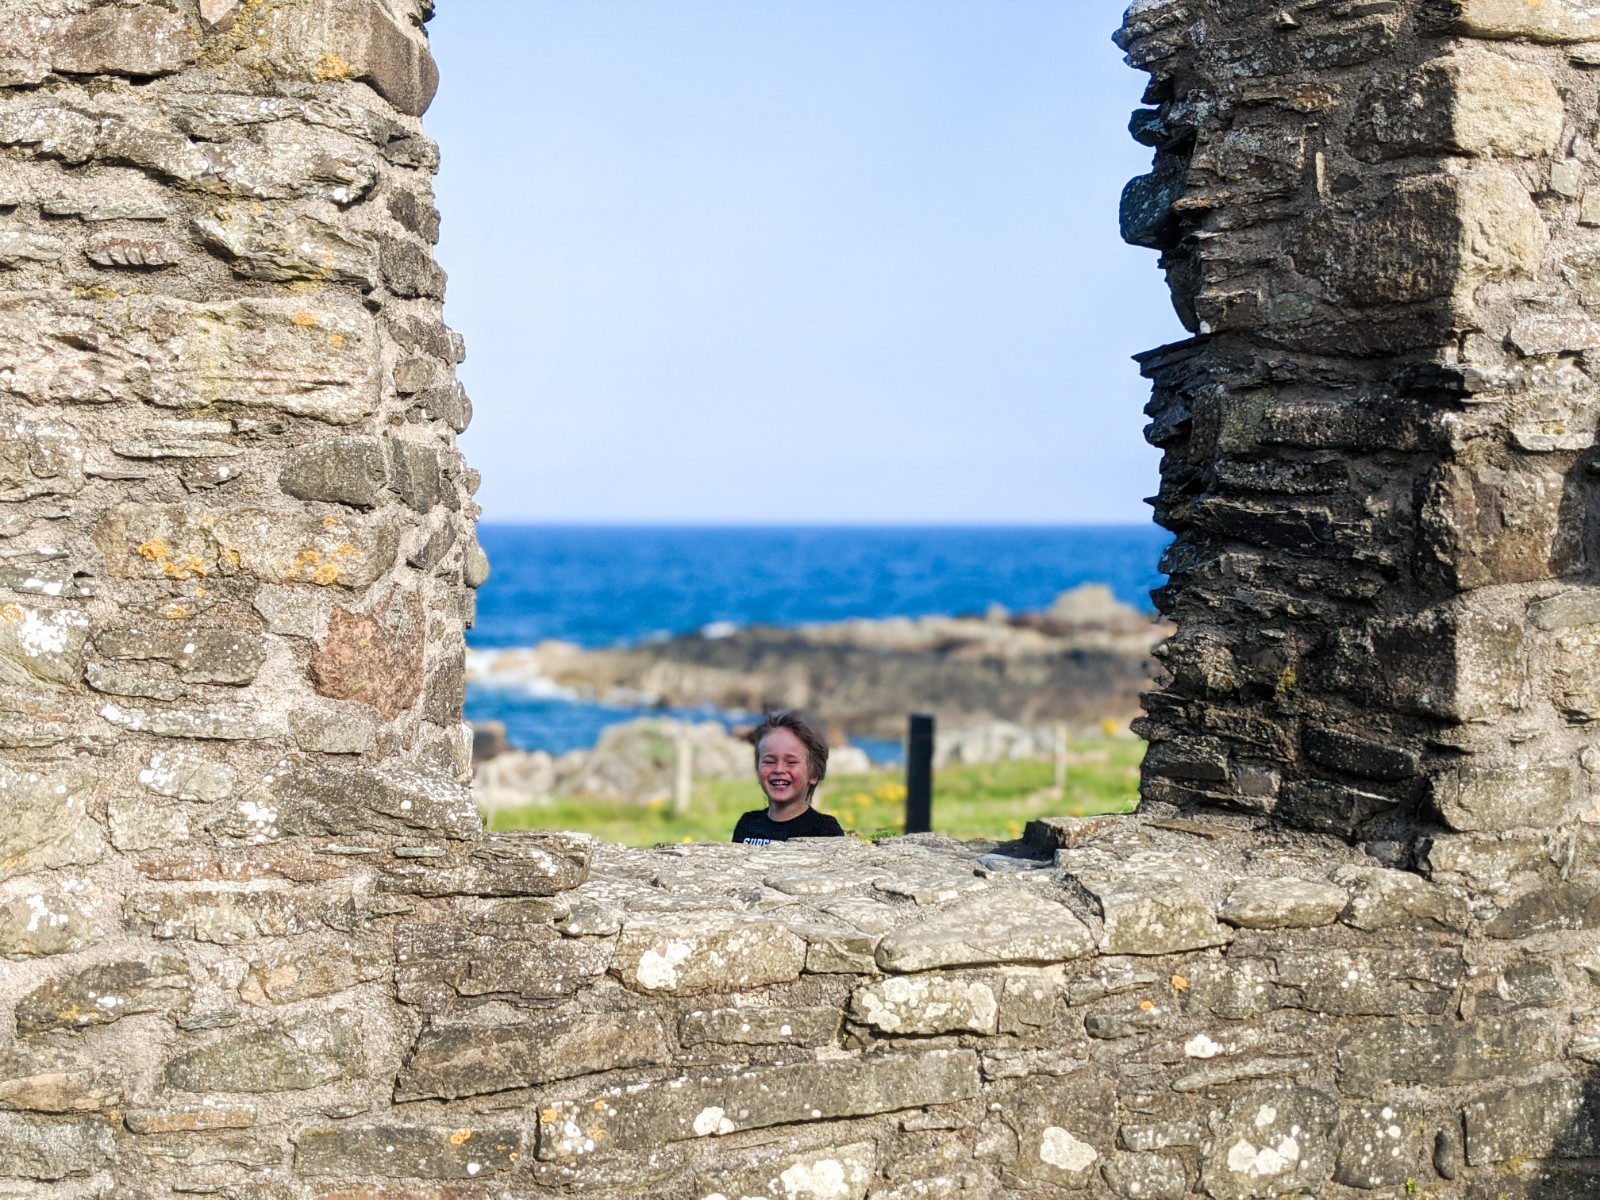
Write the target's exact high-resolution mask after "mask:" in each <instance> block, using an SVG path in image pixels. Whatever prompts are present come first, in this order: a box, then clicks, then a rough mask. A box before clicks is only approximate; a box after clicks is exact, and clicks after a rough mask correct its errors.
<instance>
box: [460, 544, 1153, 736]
mask: <svg viewBox="0 0 1600 1200" xmlns="http://www.w3.org/2000/svg"><path fill="white" fill-rule="evenodd" d="M478 536H479V540H480V541H481V542H482V544H483V548H484V549H485V550H486V551H487V552H488V555H489V562H490V566H491V572H490V576H489V581H488V582H487V583H486V584H484V586H483V587H482V588H481V589H480V590H479V592H478V623H477V626H476V628H474V629H473V630H471V631H470V633H469V634H468V637H467V640H468V644H469V645H471V646H472V647H473V648H474V649H478V650H488V649H501V648H507V647H517V646H532V645H536V644H537V643H539V642H541V641H544V640H545V639H547V638H559V639H561V640H563V641H569V642H575V643H577V644H578V645H580V646H588V647H601V646H617V645H631V644H634V643H637V642H641V641H646V640H650V639H662V638H668V637H672V636H673V635H675V634H680V633H690V632H693V631H695V630H697V629H704V628H705V627H706V626H709V625H718V626H722V627H727V626H734V627H743V626H747V625H755V624H761V625H797V624H802V623H807V622H814V621H839V620H844V619H846V618H850V617H873V618H881V617H921V616H935V615H938V616H959V615H962V614H968V613H982V612H984V611H985V610H986V609H987V608H988V607H989V606H990V605H991V604H1001V605H1004V606H1005V607H1006V608H1009V609H1011V610H1012V611H1014V612H1023V611H1030V610H1039V609H1043V608H1047V607H1049V605H1050V602H1051V601H1052V600H1054V599H1055V597H1056V596H1057V595H1058V594H1059V593H1061V592H1063V591H1065V590H1066V589H1067V588H1070V587H1075V586H1077V585H1078V584H1080V583H1104V584H1108V585H1110V587H1111V590H1112V591H1113V592H1114V593H1115V594H1116V596H1117V598H1118V599H1120V600H1122V601H1124V602H1125V603H1127V604H1132V605H1135V606H1137V607H1139V608H1141V609H1144V610H1146V611H1148V610H1150V609H1151V607H1152V606H1151V603H1150V596H1149V593H1150V590H1151V589H1152V588H1155V587H1158V586H1160V584H1161V582H1162V577H1161V575H1160V574H1159V573H1158V572H1157V571H1156V561H1157V560H1158V559H1159V558H1160V556H1161V551H1162V549H1163V548H1164V547H1165V545H1166V543H1167V541H1168V539H1169V536H1170V535H1168V534H1167V533H1166V532H1164V531H1163V530H1160V529H1157V528H1156V527H1154V526H1133V525H1112V526H1060V527H1043V528H1032V527H1023V528H1018V527H1008V528H969V527H962V528H948V529H941V528H925V527H917V528H873V527H854V526H851V527H829V528H809V529H801V528H748V527H711V528H685V527H671V526H593V527H582V526H544V525H539V526H533V525H493V524H485V525H482V526H480V527H479V530H478ZM657 711H664V710H657ZM638 715H639V712H638V711H637V710H629V709H622V708H613V707H609V706H605V705H598V704H592V703H587V702H582V701H574V700H570V699H564V698H561V697H559V696H553V695H550V694H539V693H537V692H536V691H535V690H531V689H528V688H523V687H515V688H513V687H506V688H500V687H495V688H490V687H482V686H478V685H473V686H470V687H469V688H468V689H467V719H468V720H472V721H477V720H490V719H492V720H498V721H503V722H505V725H506V733H507V736H508V738H509V739H510V741H511V743H512V744H513V745H515V746H518V747H520V748H522V749H525V750H548V751H550V752H551V753H553V754H560V753H563V752H565V751H567V750H573V749H581V748H585V747H588V746H591V745H593V744H594V741H595V739H596V738H597V737H598V736H599V734H600V731H601V730H602V729H604V728H605V727H606V726H607V725H610V724H613V723H615V722H617V721H625V720H630V719H632V718H633V717H636V716H638ZM676 715H688V716H696V717H700V718H707V717H718V716H721V715H723V714H717V713H714V712H702V713H678V714H676ZM865 748H866V749H867V751H868V753H869V754H872V755H873V756H874V757H875V758H880V759H890V758H892V757H893V754H894V748H893V747H890V746H877V745H865Z"/></svg>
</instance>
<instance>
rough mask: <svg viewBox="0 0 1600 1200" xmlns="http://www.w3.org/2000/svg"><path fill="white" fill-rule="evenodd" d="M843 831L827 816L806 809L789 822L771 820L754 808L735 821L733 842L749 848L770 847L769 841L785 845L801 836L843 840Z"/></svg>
mask: <svg viewBox="0 0 1600 1200" xmlns="http://www.w3.org/2000/svg"><path fill="white" fill-rule="evenodd" d="M843 836H844V830H843V829H841V828H840V827H839V822H837V821H835V820H834V819H833V818H832V817H830V816H828V814H827V813H819V812H818V811H817V810H816V809H814V808H808V809H806V810H805V812H803V813H801V814H800V815H799V816H798V817H795V818H794V819H793V820H790V821H774V820H773V819H772V818H771V817H769V816H767V810H766V809H764V808H757V809H754V810H752V811H750V812H747V813H745V814H744V815H743V816H742V817H740V818H739V823H738V824H737V825H735V826H734V827H733V840H734V841H736V842H748V843H749V844H750V845H752V846H770V845H771V844H772V843H773V842H786V841H788V840H789V839H790V838H801V837H843Z"/></svg>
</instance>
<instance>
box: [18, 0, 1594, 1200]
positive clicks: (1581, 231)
mask: <svg viewBox="0 0 1600 1200" xmlns="http://www.w3.org/2000/svg"><path fill="white" fill-rule="evenodd" d="M427 16H428V11H427V5H426V4H424V3H420V2H418V0H324V2H322V3H313V2H311V0H232V2H230V0H198V3H190V2H189V0H170V2H162V3H156V2H148V3H143V4H140V3H126V4H120V5H114V4H96V3H93V2H91V0H0V268H3V270H4V277H3V279H0V282H3V283H4V285H5V290H4V291H3V293H0V405H3V406H4V412H3V413H0V1198H5V1200H11V1198H22V1197H28V1198H37V1197H50V1198H51V1200H57V1198H60V1200H86V1198H88V1197H95V1198H99V1200H176V1198H177V1197H180V1196H191V1195H197V1194H199V1195H215V1196H224V1197H229V1198H231V1200H500V1198H510V1197H515V1198H519V1200H520V1198H530V1200H545V1198H548V1200H556V1198H557V1197H573V1198H577V1197H594V1198H598V1200H606V1198H612V1197H615V1198H621V1197H634V1196H640V1195H652V1196H661V1197H667V1198H669V1200H690V1198H694V1200H736V1198H745V1197H763V1198H772V1200H780V1198H781V1200H845V1198H849V1200H939V1198H959V1200H985V1198H988V1197H999V1196H1010V1195H1038V1196H1054V1195H1063V1194H1077V1195H1096V1196H1101V1195H1106V1196H1109V1195H1115V1196H1120V1197H1127V1198H1130V1200H1131V1198H1134V1197H1138V1198H1140V1200H1174V1198H1177V1197H1181V1196H1187V1195H1207V1196H1210V1197H1212V1198H1213V1200H1244V1198H1245V1197H1252V1196H1274V1195H1285V1196H1307V1195H1316V1196H1330V1197H1340V1196H1343V1197H1351V1196H1355V1195H1370V1194H1380V1195H1404V1194H1411V1193H1421V1194H1426V1195H1434V1196H1451V1197H1454V1196H1462V1197H1474V1198H1477V1197H1481V1198H1483V1200H1490V1198H1491V1197H1493V1198H1499V1197H1521V1198H1527V1200H1531V1198H1534V1197H1540V1198H1549V1197H1579V1196H1588V1195H1592V1194H1593V1192H1594V1183H1593V1180H1594V1178H1595V1173H1596V1170H1597V1169H1600V1096H1597V1093H1596V1086H1595V1081H1594V1079H1593V1075H1592V1072H1591V1071H1590V1068H1589V1064H1590V1063H1592V1062H1595V1061H1597V1060H1600V939H1597V936H1596V934H1595V933H1594V932H1592V928H1591V927H1593V926H1594V925H1595V924H1596V923H1600V915H1597V914H1600V875H1597V873H1596V872H1595V870H1594V865H1593V864H1594V861H1595V849H1596V845H1595V836H1594V832H1593V831H1594V829H1595V828H1596V826H1595V825H1592V824H1589V823H1587V822H1585V821H1584V820H1582V819H1581V818H1582V817H1583V816H1584V815H1585V814H1586V813H1587V810H1588V806H1589V803H1590V801H1589V793H1588V783H1587V779H1588V774H1589V765H1590V762H1589V759H1590V758H1592V757H1594V751H1593V750H1590V749H1589V747H1588V745H1587V741H1588V738H1589V737H1590V734H1589V732H1588V730H1587V727H1586V725H1585V723H1584V722H1585V721H1586V720H1587V718H1588V717H1589V716H1590V715H1592V713H1590V711H1589V709H1588V708H1586V707H1585V705H1587V704H1588V703H1589V701H1588V700H1586V699H1585V697H1586V696H1588V695H1589V689H1590V684H1589V683H1588V682H1586V681H1587V679H1588V676H1587V674H1586V672H1587V671H1588V669H1589V668H1588V665H1587V662H1586V658H1585V647H1586V645H1587V643H1586V641H1585V639H1586V638H1588V637H1589V636H1590V634H1591V633H1592V632H1593V629H1594V628H1595V625H1594V623H1592V622H1591V621H1590V620H1589V617H1590V616H1591V615H1592V614H1591V613H1590V606H1591V602H1590V599H1589V592H1588V591H1587V590H1584V589H1583V588H1582V587H1580V586H1579V585H1581V584H1582V583H1583V582H1584V580H1585V578H1586V575H1585V572H1586V571H1587V570H1588V569H1589V568H1588V566H1587V563H1588V557H1587V556H1588V554H1589V553H1590V550H1589V538H1590V534H1589V533H1588V525H1587V523H1586V522H1587V517H1586V515H1585V514H1586V511H1587V510H1586V505H1587V504H1588V503H1589V500H1588V498H1587V496H1588V493H1587V489H1588V488H1589V487H1590V486H1591V484H1590V482H1589V480H1590V475H1589V470H1588V463H1589V459H1588V457H1587V454H1588V451H1587V449H1586V447H1588V446H1589V445H1590V444H1591V443H1592V441H1593V437H1594V423H1593V422H1594V416H1593V413H1592V411H1591V409H1590V407H1589V406H1588V404H1587V396H1588V389H1589V382H1588V376H1587V374H1586V369H1587V364H1586V361H1585V357H1584V356H1585V353H1586V352H1587V351H1588V350H1589V349H1591V348H1592V345H1591V341H1590V339H1591V337H1592V333H1591V329H1590V322H1589V321H1588V320H1587V319H1586V318H1584V317H1583V315H1582V313H1583V311H1584V310H1583V303H1584V301H1585V299H1586V298H1588V291H1589V289H1590V284H1589V282H1587V281H1588V280H1589V274H1590V273H1592V271H1591V268H1593V267H1594V264H1592V263H1590V262H1589V259H1588V257H1587V256H1586V255H1587V253H1588V252H1587V251H1586V249H1585V245H1584V239H1585V238H1586V237H1587V236H1588V231H1589V226H1588V225H1585V224H1584V222H1585V221H1586V220H1587V219H1588V218H1590V217H1594V219H1595V220H1596V222H1597V223H1600V214H1596V213H1591V212H1590V211H1589V202H1588V201H1587V200H1586V196H1585V182H1584V181H1585V178H1586V172H1588V171H1590V169H1591V168H1590V166H1589V161H1590V158H1591V157H1592V155H1593V153H1594V151H1593V150H1592V149H1591V143H1590V141H1589V140H1588V139H1589V138H1590V137H1591V135H1592V132H1593V129H1592V126H1593V122H1594V120H1595V114H1596V112H1597V111H1600V108H1597V106H1600V86H1597V85H1600V78H1592V77H1591V76H1590V75H1589V74H1588V73H1587V62H1588V59H1586V57H1585V55H1586V53H1588V52H1587V51H1586V50H1585V49H1584V48H1583V47H1582V46H1578V47H1577V48H1572V47H1570V46H1567V45H1565V44H1563V41H1562V39H1571V38H1584V37H1592V38H1594V39H1595V40H1596V42H1600V23H1597V19H1596V18H1594V17H1592V16H1590V15H1589V14H1588V9H1587V7H1586V6H1582V5H1578V4H1575V3H1573V4H1568V3H1561V2H1558V0H1542V2H1541V3H1539V4H1527V3H1524V0H1463V2H1462V3H1460V4H1457V5H1450V4H1446V3H1440V2H1426V3H1425V2H1421V0H1340V2H1337V3H1335V2H1321V0H1314V2H1305V3H1300V4H1297V5H1295V6H1293V7H1290V8H1283V7H1277V8H1272V7H1268V6H1264V5H1258V4H1254V3H1251V2H1250V0H1141V2H1140V3H1138V4H1136V5H1135V6H1134V8H1133V9H1132V10H1130V13H1129V16H1128V20H1127V25H1126V29H1125V31H1124V35H1123V36H1124V38H1125V40H1126V46H1127V48H1128V50H1129V52H1130V55H1131V57H1132V58H1133V59H1134V61H1135V62H1136V63H1138V64H1140V65H1143V66H1145V67H1146V68H1147V69H1150V70H1151V72H1152V75H1153V78H1154V82H1153V83H1152V91H1151V96H1150V99H1151V101H1152V103H1154V104H1158V105H1159V107H1158V108H1156V109H1154V110H1152V111H1151V112H1149V113H1146V114H1143V115H1141V116H1139V117H1137V118H1136V121H1135V128H1136V131H1137V132H1138V134H1139V136H1140V137H1142V138H1143V139H1145V140H1146V141H1149V142H1152V143H1154V144H1156V145H1158V146H1159V147H1160V148H1161V149H1160V152H1159V154H1158V157H1157V164H1156V170H1155V172H1154V174H1153V176H1151V177H1150V178H1149V179H1146V180H1143V181H1140V182H1137V183H1136V184H1135V185H1133V187H1132V189H1131V190H1130V196H1129V204H1128V206H1127V207H1128V211H1127V213H1126V217H1127V222H1126V224H1127V227H1128V232H1129V233H1130V234H1131V235H1132V236H1134V238H1135V239H1136V240H1140V241H1143V242H1146V243H1149V244H1153V245H1157V246H1160V247H1161V248H1162V249H1163V251H1164V254H1165V259H1166V264H1167V267H1168V269H1169V272H1170V274H1171V277H1172V279H1173V284H1174V295H1175V297H1176V299H1177V301H1178V305H1179V309H1180V311H1181V312H1182V313H1183V314H1184V315H1185V318H1186V319H1187V320H1189V321H1190V322H1191V323H1192V324H1193V325H1194V327H1195V330H1196V332H1197V334H1198V336H1197V338H1196V339H1195V340H1194V341H1193V342H1191V343H1187V344H1185V345H1182V346H1179V347H1172V348H1168V349H1166V350H1163V351H1158V352H1155V353H1154V354H1152V355H1151V356H1149V357H1148V358H1147V360H1146V364H1145V365H1146V369H1147V371H1148V372H1149V373H1150V374H1151V375H1152V376H1153V377H1154V379H1155V381H1156V396H1155V400H1154V402H1153V405H1152V411H1153V413H1154V416H1155V423H1154V425H1153V427H1152V436H1153V437H1154V439H1155V440H1156V441H1157V442H1158V443H1160V444H1162V445H1163V446H1164V447H1165V448H1166V450H1167V458H1166V462H1165V464H1164V475H1163V492H1162V497H1161V500H1160V502H1159V505H1158V511H1159V514H1160V516H1161V518H1162V520H1163V521H1164V522H1166V523H1167V524H1169V525H1171V526H1172V527H1173V528H1174V529H1176V530H1177V532H1178V534H1179V540H1178V542H1177V545H1176V546H1175V548H1174V550H1173V552H1172V555H1171V556H1170V558H1169V562H1168V566H1169V568H1170V570H1171V574H1172V585H1171V587H1170V588H1169V589H1168V591H1167V592H1166V594H1165V596H1164V599H1163V602H1164V604H1165V606H1166V607H1167V608H1168V609H1169V611H1170V612H1171V614H1172V616H1173V617H1174V619H1175V621H1176V624H1177V628H1178V633H1177V635H1176V636H1175V638H1174V639H1173V641H1172V643H1171V646H1170V648H1169V650H1168V655H1167V663H1168V665H1169V667H1170V668H1171V673H1172V681H1171V683H1170V684H1169V685H1168V686H1167V688H1166V690H1165V691H1164V692H1162V693H1160V694H1157V695H1155V696H1153V697H1152V698H1151V699H1150V702H1149V704H1150V709H1149V713H1148V722H1147V723H1148V732H1149V733H1150V735H1151V737H1152V739H1153V742H1154V745H1153V749H1152V751H1151V756H1150V764H1149V769H1148V772H1147V776H1146V787H1145V803H1144V805H1143V807H1142V809H1141V812H1140V814H1139V815H1138V816H1137V817H1130V818H1092V819H1084V820H1076V821H1071V820H1066V821H1046V822H1039V823H1037V824H1036V825H1035V826H1033V827H1032V828H1031V829H1030V831H1029V836H1030V843H1031V845H1030V846H1029V847H1022V846H1012V847H1007V848H1005V850H1006V852H1005V853H998V852H996V851H997V849H998V848H995V847H990V846H982V845H977V846H959V845H956V844H953V843H949V842H945V841H942V840H940V839H937V838H912V839H899V840H892V841H889V842H884V843H879V844H877V845H865V844H861V843H856V842H853V841H829V842H821V843H809V844H791V845H789V846H780V847H772V848H757V847H743V846H737V847H736V846H727V845H724V846H690V847H672V848H667V849H661V850H657V851H654V852H642V851H624V850H620V849H617V848H614V847H604V846H596V845H594V844H593V843H592V842H590V841H589V840H588V839H586V838H582V837H579V836H575V835H568V834H558V833H530V834H520V835H510V834H497V835H485V834H484V833H483V832H482V830H481V828H480V826H479V822H478V820H477V817H476V815H475V813H474V810H473V808H472V805H471V801H470V796H469V793H468V791H467V789H466V787H465V786H464V782H463V781H464V772H465V769H466V767H467V756H468V751H469V747H468V744H467V742H466V741H465V740H463V738H462V737H461V727H460V723H459V716H460V697H461V691H460V689H461V683H462V665H461V664H462V629H463V626H464V625H465V624H466V623H467V622H469V621H470V618H471V588H472V587H473V586H474V585H476V584H477V583H479V582H481V581H482V578H483V575H484V571H485V569H486V568H485V564H484V562H483V558H482V554H481V552H480V551H478V549H477V547H476V543H475V542H474V540H473V536H472V522H473V519H474V517H475V509H474V507H473V505H472V503H471V500H470V492H471V489H472V477H471V474H470V472H467V471H466V470H465V469H464V468H463V466H462V464H461V461H460V458H459V456H458V455H457V453H456V450H455V447H454V441H453V435H454V433H456V432H459V431H460V430H461V428H462V427H463V426H464V425H465V423H466V419H467V416H468V411H467V405H466V400H465V397H464V396H463V395H462V393H461V390H460V388H459V387H458V386H457V385H456V383H455V381H454V378H453V375H452V367H453V366H454V364H455V363H457V362H458V361H459V360H460V358H461V347H460V344H459V342H458V340H457V339H456V338H455V337H454V336H453V335H452V334H450V333H449V332H448V330H446V329H445V327H444V326H443V324H442V323H441V321H440V314H439V300H440V293H441V290H442V287H443V277H442V275H441V274H440V273H439V271H438V269H437V267H436V266H435V265H434V263H433V259H432V254H431V251H430V249H429V243H430V242H431V241H432V239H433V236H434V234H435V233H436V229H437V215H436V214H435V213H434V211H433V208H432V205H431V203H430V200H429V175H430V172H431V170H432V168H433V166H434V164H435V150H434V147H433V146H432V144H431V143H430V142H429V141H428V140H427V139H426V138H425V137H424V136H423V134H422V132H421V129H420V126H419V125H418V122H417V119H416V118H417V116H418V115H419V114H420V113H421V112H422V110H423V109H424V108H425V107H426V104H427V101H428V99H429V97H430V95H431V92H432V88H433V84H434V72H433V69H432V66H431V61H430V59H429V58H428V54H427V48H426V40H425V37H424V35H423V33H422V30H421V25H422V22H423V20H425V19H426V17H427ZM1490 35H1493V36H1492V37H1491V36H1490ZM1596 61H1600V54H1597V55H1596ZM1595 197H1596V198H1595V199H1594V201H1593V202H1594V203H1595V204H1600V185H1597V188H1596V193H1595ZM1595 253H1596V254H1600V247H1597V248H1596V250H1595ZM1595 269H1600V268H1595ZM1592 344H1596V345H1600V341H1596V342H1593V343H1592ZM1586 754H1587V755H1588V757H1586ZM1307 826H1309V827H1311V831H1307V830H1306V828H1305V827H1307ZM1352 835H1354V836H1352ZM1397 868H1412V869H1397Z"/></svg>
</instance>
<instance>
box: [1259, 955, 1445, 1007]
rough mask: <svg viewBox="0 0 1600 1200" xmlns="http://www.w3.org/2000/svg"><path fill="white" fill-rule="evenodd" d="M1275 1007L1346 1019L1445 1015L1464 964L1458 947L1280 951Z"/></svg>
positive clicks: (1273, 957)
mask: <svg viewBox="0 0 1600 1200" xmlns="http://www.w3.org/2000/svg"><path fill="white" fill-rule="evenodd" d="M1268 958H1269V960H1270V962H1271V963H1272V967H1273V993H1272V1004H1273V1007H1275V1008H1303V1009H1306V1010H1307V1011H1309V1012H1323V1013H1336V1014H1339V1015H1347V1016H1398V1015H1400V1014H1402V1013H1430V1014H1433V1015H1436V1016H1437V1015H1440V1014H1443V1013H1445V1012H1447V1011H1449V1010H1450V1009H1451V1008H1452V1007H1453V1005H1454V1003H1455V997H1456V992H1457V989H1458V988H1459V987H1460V986H1461V982H1462V979H1463V977H1464V973H1465V966H1464V964H1463V963H1462V960H1461V954H1460V952H1459V951H1458V950H1453V949H1435V948H1427V947H1414V948H1387V947H1370V948H1369V947H1359V948H1351V949H1324V950H1275V951H1272V952H1271V953H1270V954H1269V955H1268Z"/></svg>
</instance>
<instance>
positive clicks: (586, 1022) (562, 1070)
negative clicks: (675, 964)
mask: <svg viewBox="0 0 1600 1200" xmlns="http://www.w3.org/2000/svg"><path fill="white" fill-rule="evenodd" d="M686 1019H687V1018H686ZM838 1019H839V1018H838V1014H837V1013H834V1014H833V1021H834V1025H835V1027H837V1025H838ZM670 1061H671V1052H670V1051H669V1049H668V1047H667V1038H666V1032H665V1030H664V1029H663V1028H662V1025H661V1021H660V1019H659V1018H658V1017H655V1016H653V1015H649V1014H645V1013H577V1014H573V1015H559V1014H552V1015H549V1016H542V1017H539V1018H538V1019H536V1020H531V1021H519V1022H516V1023H497V1024H494V1025H433V1026H430V1027H428V1028H427V1029H424V1030H423V1031H422V1032H421V1033H420V1034H418V1035H417V1042H416V1045H415V1046H414V1047H413V1048H412V1051H411V1057H410V1058H409V1059H408V1060H407V1062H406V1066H405V1070H404V1071H402V1072H401V1074H400V1078H399V1079H398V1080H397V1081H396V1083H395V1099H396V1100H400V1101H405V1100H423V1099H446V1100H457V1099H460V1098H461V1097H463V1096H481V1095H486V1094H489V1093H491V1092H504V1091H510V1090H511V1089H513V1088H528V1087H535V1086H537V1085H539V1084H542V1083H550V1082H552V1081H554V1080H557V1079H573V1078H576V1077H578V1076H580V1075H594V1074H598V1073H600V1072H602V1071H615V1070H620V1069H622V1068H624V1067H642V1066H653V1065H656V1064H658V1063H664V1062H670Z"/></svg>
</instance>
